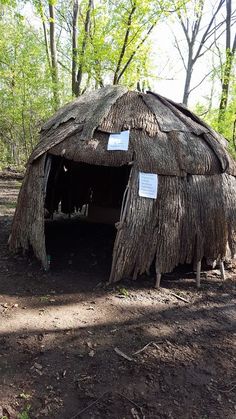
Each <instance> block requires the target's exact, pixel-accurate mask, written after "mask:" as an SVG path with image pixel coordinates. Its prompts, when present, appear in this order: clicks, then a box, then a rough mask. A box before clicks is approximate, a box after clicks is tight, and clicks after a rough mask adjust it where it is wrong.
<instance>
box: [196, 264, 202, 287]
mask: <svg viewBox="0 0 236 419" xmlns="http://www.w3.org/2000/svg"><path fill="white" fill-rule="evenodd" d="M201 264H202V263H201V260H199V261H198V262H197V275H196V284H197V288H200V285H201Z"/></svg>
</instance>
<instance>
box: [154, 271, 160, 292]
mask: <svg viewBox="0 0 236 419" xmlns="http://www.w3.org/2000/svg"><path fill="white" fill-rule="evenodd" d="M160 283H161V273H159V272H157V274H156V282H155V286H154V287H155V288H156V289H158V290H159V288H160Z"/></svg>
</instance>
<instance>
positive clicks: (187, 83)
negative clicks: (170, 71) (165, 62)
mask: <svg viewBox="0 0 236 419" xmlns="http://www.w3.org/2000/svg"><path fill="white" fill-rule="evenodd" d="M192 72H193V50H192V46H191V45H190V46H189V53H188V64H187V68H186V77H185V84H184V94H183V104H184V105H186V106H187V105H188V99H189V94H190V83H191V78H192Z"/></svg>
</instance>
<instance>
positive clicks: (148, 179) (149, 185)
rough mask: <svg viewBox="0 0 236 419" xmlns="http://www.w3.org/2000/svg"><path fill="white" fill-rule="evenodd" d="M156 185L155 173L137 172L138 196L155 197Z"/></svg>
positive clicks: (156, 177)
mask: <svg viewBox="0 0 236 419" xmlns="http://www.w3.org/2000/svg"><path fill="white" fill-rule="evenodd" d="M157 187H158V176H157V175H156V174H154V173H143V172H139V196H142V197H144V198H153V199H156V197H157Z"/></svg>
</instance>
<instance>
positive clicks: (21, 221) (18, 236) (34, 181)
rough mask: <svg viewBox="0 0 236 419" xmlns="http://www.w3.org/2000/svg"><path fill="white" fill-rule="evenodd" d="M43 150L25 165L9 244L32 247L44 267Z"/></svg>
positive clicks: (23, 247) (16, 247)
mask: <svg viewBox="0 0 236 419" xmlns="http://www.w3.org/2000/svg"><path fill="white" fill-rule="evenodd" d="M44 166H45V154H44V155H43V156H42V157H40V158H39V159H37V160H36V161H35V162H34V164H33V165H31V166H28V168H27V171H26V174H25V178H24V180H23V183H22V186H21V190H20V193H19V197H18V202H17V207H16V211H15V215H14V220H13V225H12V231H11V235H10V238H9V246H10V249H11V250H13V251H18V250H19V249H22V250H23V251H26V250H28V249H30V248H31V247H32V249H33V252H34V254H35V256H36V257H37V258H38V259H39V260H40V261H41V262H42V265H43V267H44V268H47V256H46V248H45V235H44Z"/></svg>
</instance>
